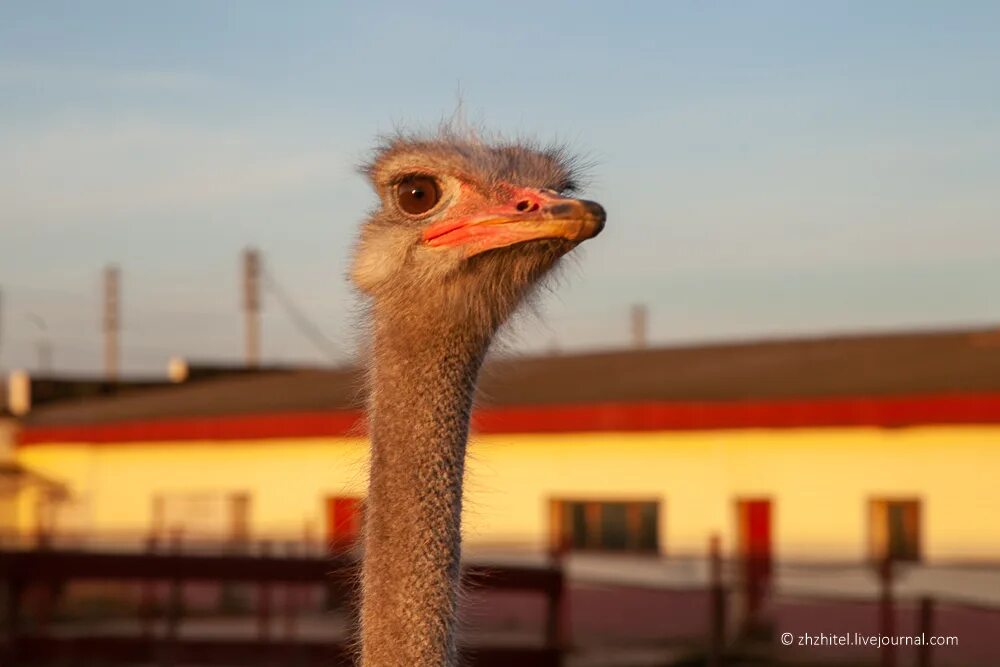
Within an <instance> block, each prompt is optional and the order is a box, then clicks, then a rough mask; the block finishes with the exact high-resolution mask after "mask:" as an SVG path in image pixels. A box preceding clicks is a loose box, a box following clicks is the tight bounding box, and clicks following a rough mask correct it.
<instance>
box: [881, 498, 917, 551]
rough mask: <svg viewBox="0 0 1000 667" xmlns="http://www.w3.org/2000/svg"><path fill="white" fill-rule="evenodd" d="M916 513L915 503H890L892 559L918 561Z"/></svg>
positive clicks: (889, 520)
mask: <svg viewBox="0 0 1000 667" xmlns="http://www.w3.org/2000/svg"><path fill="white" fill-rule="evenodd" d="M916 512H917V508H916V505H915V503H908V502H890V503H889V506H888V515H889V516H888V523H889V555H890V557H892V558H894V559H898V560H917V558H918V553H917V550H918V548H917V534H916V520H915V519H916Z"/></svg>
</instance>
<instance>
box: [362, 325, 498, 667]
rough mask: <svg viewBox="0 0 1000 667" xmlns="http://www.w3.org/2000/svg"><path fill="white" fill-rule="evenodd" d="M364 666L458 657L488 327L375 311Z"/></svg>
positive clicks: (439, 663)
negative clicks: (466, 514) (476, 403)
mask: <svg viewBox="0 0 1000 667" xmlns="http://www.w3.org/2000/svg"><path fill="white" fill-rule="evenodd" d="M374 324H375V330H374V334H375V337H374V348H373V355H374V356H373V360H372V362H373V367H372V369H371V373H372V377H371V387H372V395H371V397H370V404H369V411H370V416H369V422H370V425H369V428H370V434H371V443H372V449H371V471H370V480H369V487H368V499H367V502H368V505H367V514H366V529H365V558H364V566H363V575H362V585H363V599H362V608H361V634H362V637H361V657H362V660H361V661H362V664H363V665H364V667H396V666H398V667H404V666H406V667H446V666H450V665H453V664H455V661H456V648H455V608H456V598H457V591H458V585H459V574H460V572H459V557H460V549H461V513H462V475H463V472H464V466H465V448H466V441H467V438H468V429H469V414H470V411H471V407H472V394H473V390H474V388H475V383H476V376H477V374H478V372H479V367H480V365H481V363H482V359H483V356H484V354H485V352H486V348H487V347H488V345H489V338H490V336H489V335H484V334H475V333H471V332H470V331H469V330H468V329H466V330H465V331H463V327H461V326H455V325H452V326H450V327H449V326H446V325H445V324H444V323H441V322H439V323H437V325H433V324H428V325H424V326H423V327H421V326H419V325H418V326H414V325H413V323H412V322H399V321H395V320H393V319H392V317H391V316H384V317H380V313H379V309H378V307H377V306H376V311H375V323H374Z"/></svg>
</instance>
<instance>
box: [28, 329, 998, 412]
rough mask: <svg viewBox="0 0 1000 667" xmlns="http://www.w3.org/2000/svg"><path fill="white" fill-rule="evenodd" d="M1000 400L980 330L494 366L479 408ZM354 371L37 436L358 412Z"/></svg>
mask: <svg viewBox="0 0 1000 667" xmlns="http://www.w3.org/2000/svg"><path fill="white" fill-rule="evenodd" d="M983 394H1000V332H996V331H990V330H984V329H977V330H962V331H943V332H917V333H893V334H875V335H856V336H838V337H825V338H804V339H788V340H772V341H758V342H745V343H726V344H715V345H699V346H681V347H665V348H658V349H648V350H627V351H611V352H594V353H588V354H578V355H566V356H547V357H519V358H506V359H496V360H493V361H492V362H490V363H489V364H488V365H487V367H486V368H485V369H484V371H483V375H482V381H481V386H480V399H479V405H485V406H496V407H514V406H519V407H530V406H551V405H560V406H572V405H578V406H579V405H593V404H637V403H664V402H667V403H740V404H745V403H747V402H757V403H761V402H765V403H766V402H771V403H773V402H776V401H777V402H781V401H792V400H799V401H802V400H816V399H854V400H856V399H859V398H867V399H873V398H880V397H881V398H891V397H911V398H912V397H914V396H917V397H919V396H938V397H940V396H945V397H954V396H961V395H983ZM362 396H363V387H362V377H361V373H360V372H359V371H358V370H356V369H339V370H298V371H275V372H270V373H260V374H255V375H250V376H237V377H233V376H222V377H215V378H208V379H204V380H201V381H199V382H196V383H190V384H188V383H185V384H180V385H173V386H167V387H158V388H147V389H144V390H143V391H142V392H137V393H131V394H121V395H118V396H112V397H100V398H87V399H81V400H73V401H61V402H58V403H54V404H51V405H47V406H43V407H41V408H39V409H37V410H35V411H33V412H32V413H30V414H29V415H28V416H27V419H26V426H27V427H29V428H34V427H39V428H45V427H58V426H71V425H87V424H94V425H97V424H108V423H116V422H149V421H157V420H159V421H163V420H177V419H205V418H213V417H223V416H226V417H232V416H238V415H276V414H283V413H323V412H328V411H338V410H343V411H354V412H356V411H357V410H359V409H360V408H361V406H362Z"/></svg>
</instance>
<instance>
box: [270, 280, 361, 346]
mask: <svg viewBox="0 0 1000 667" xmlns="http://www.w3.org/2000/svg"><path fill="white" fill-rule="evenodd" d="M261 276H262V277H263V284H264V287H265V288H266V289H267V290H268V291H269V292H270V293H271V294H272V295H274V298H275V299H276V300H277V301H278V305H280V306H281V308H282V310H284V311H285V315H286V316H287V317H288V319H289V321H290V322H291V323H292V325H293V326H294V327H295V328H296V329H297V330H298V332H299V333H300V334H302V336H303V337H304V338H306V339H307V340H308V341H309V342H310V343H312V344H313V345H314V346H315V347H316V349H317V350H319V351H320V352H322V353H323V355H324V356H326V357H327V358H328V359H329V360H330V361H335V362H340V361H343V359H344V356H345V355H344V353H343V351H342V350H341V349H340V346H339V345H337V344H336V343H335V342H333V340H332V339H330V338H329V337H328V336H327V335H326V334H325V333H323V330H322V329H320V327H319V326H318V325H317V324H316V323H315V322H313V321H312V320H311V319H310V318H309V316H308V315H306V314H305V312H304V311H303V310H302V309H301V308H300V307H299V306H298V305H297V304H296V303H295V301H294V300H293V299H292V297H291V296H290V295H289V293H288V292H287V291H286V290H284V289H283V288H282V287H281V285H279V284H278V282H277V280H276V279H275V277H274V274H273V273H272V272H271V271H270V270H269V269H268V268H267V267H266V266H265V267H264V268H263V269H262V270H261Z"/></svg>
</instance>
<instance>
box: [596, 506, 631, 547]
mask: <svg viewBox="0 0 1000 667" xmlns="http://www.w3.org/2000/svg"><path fill="white" fill-rule="evenodd" d="M601 548H602V549H609V550H612V551H624V550H626V549H628V512H627V508H626V505H625V503H603V504H602V505H601Z"/></svg>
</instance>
